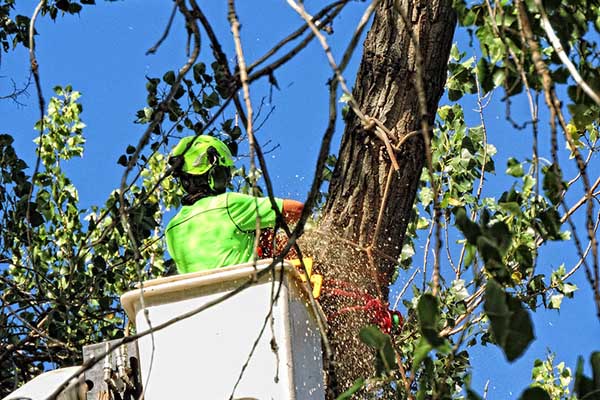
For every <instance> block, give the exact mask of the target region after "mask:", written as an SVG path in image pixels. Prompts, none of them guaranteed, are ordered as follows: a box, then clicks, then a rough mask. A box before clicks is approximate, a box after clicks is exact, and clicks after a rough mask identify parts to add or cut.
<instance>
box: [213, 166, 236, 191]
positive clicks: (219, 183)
mask: <svg viewBox="0 0 600 400" xmlns="http://www.w3.org/2000/svg"><path fill="white" fill-rule="evenodd" d="M230 180H231V169H230V168H229V167H223V166H221V165H215V166H213V167H212V168H211V169H210V171H209V172H208V185H209V187H210V188H211V190H213V191H214V192H215V193H224V192H225V191H226V190H227V185H228V184H229V181H230Z"/></svg>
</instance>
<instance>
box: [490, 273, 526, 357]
mask: <svg viewBox="0 0 600 400" xmlns="http://www.w3.org/2000/svg"><path fill="white" fill-rule="evenodd" d="M483 309H484V310H485V313H486V315H487V316H488V318H489V320H490V325H491V328H492V333H493V334H494V339H495V340H496V343H497V344H498V345H499V346H500V347H501V348H502V350H503V351H504V354H505V355H506V358H507V359H508V361H511V362H512V361H514V360H516V359H517V358H519V357H520V356H521V355H522V354H523V353H524V352H525V349H526V348H527V347H528V346H529V344H530V343H531V341H532V340H533V339H534V335H533V325H532V324H531V318H530V316H529V313H528V312H527V310H525V309H524V308H523V306H522V304H521V302H520V300H518V299H515V298H513V297H512V296H511V295H510V294H508V293H506V292H505V291H504V289H503V288H502V286H500V285H499V284H498V283H497V282H496V281H495V280H494V279H490V280H489V281H488V282H487V284H486V288H485V303H484V306H483Z"/></svg>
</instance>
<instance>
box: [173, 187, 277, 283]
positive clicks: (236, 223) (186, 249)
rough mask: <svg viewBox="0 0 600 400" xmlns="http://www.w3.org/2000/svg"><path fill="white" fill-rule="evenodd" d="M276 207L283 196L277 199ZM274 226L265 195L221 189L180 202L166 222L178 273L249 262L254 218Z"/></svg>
mask: <svg viewBox="0 0 600 400" xmlns="http://www.w3.org/2000/svg"><path fill="white" fill-rule="evenodd" d="M275 202H276V204H277V207H278V208H279V210H280V211H281V210H282V209H283V200H282V199H276V201H275ZM257 216H258V217H260V227H261V228H268V227H273V226H275V219H276V214H275V211H274V210H273V208H272V207H271V202H270V201H269V199H268V198H264V197H253V196H248V195H245V194H241V193H223V194H220V195H217V196H209V197H205V198H203V199H200V200H198V201H196V202H195V203H194V204H192V205H190V206H183V207H182V208H181V210H180V211H179V212H178V213H177V215H175V217H173V219H172V220H171V221H170V222H169V224H168V225H167V230H166V237H167V247H168V249H169V253H170V254H171V257H173V259H174V260H175V263H176V264H177V270H178V271H179V273H182V274H185V273H188V272H196V271H203V270H208V269H213V268H219V267H223V266H227V265H233V264H241V263H245V262H249V261H251V260H252V258H253V254H254V236H255V230H256V218H257Z"/></svg>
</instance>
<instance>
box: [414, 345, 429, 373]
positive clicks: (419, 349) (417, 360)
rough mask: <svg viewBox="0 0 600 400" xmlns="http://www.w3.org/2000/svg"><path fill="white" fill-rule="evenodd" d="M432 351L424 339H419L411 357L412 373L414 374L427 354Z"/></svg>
mask: <svg viewBox="0 0 600 400" xmlns="http://www.w3.org/2000/svg"><path fill="white" fill-rule="evenodd" d="M432 349H433V347H432V346H431V345H430V344H429V342H428V341H427V340H426V339H425V338H420V339H419V341H418V342H417V345H416V346H415V351H414V355H413V363H412V371H413V372H416V371H417V369H418V368H419V366H420V365H421V363H422V362H423V360H424V359H425V357H427V354H429V352H430V351H431V350H432Z"/></svg>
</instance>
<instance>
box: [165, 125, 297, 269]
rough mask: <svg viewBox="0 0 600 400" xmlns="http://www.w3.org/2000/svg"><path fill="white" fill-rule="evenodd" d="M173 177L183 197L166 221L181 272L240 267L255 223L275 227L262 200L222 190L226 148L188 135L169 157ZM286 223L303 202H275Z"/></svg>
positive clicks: (250, 254) (248, 257) (229, 163)
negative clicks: (168, 220) (181, 205)
mask: <svg viewBox="0 0 600 400" xmlns="http://www.w3.org/2000/svg"><path fill="white" fill-rule="evenodd" d="M169 164H170V165H171V167H172V168H173V175H174V176H175V177H176V178H177V179H178V180H179V182H180V183H181V185H182V186H183V190H184V191H185V192H186V193H187V194H186V195H185V197H184V198H183V201H182V203H183V207H182V208H181V210H180V211H179V212H178V213H177V215H175V217H174V218H173V219H172V220H171V221H170V222H169V224H168V226H167V230H166V238H167V247H168V249H169V253H170V254H171V257H173V259H174V260H175V264H176V265H177V270H178V271H179V273H182V274H184V273H189V272H196V271H204V270H210V269H214V268H219V267H223V266H227V265H234V264H241V263H246V262H249V261H252V260H253V258H254V252H255V249H254V242H255V240H254V238H255V234H256V221H257V219H258V220H259V221H260V228H261V229H263V228H269V227H274V226H275V221H276V213H275V210H274V209H273V207H272V204H271V201H270V200H269V198H266V197H253V196H249V195H245V194H241V193H234V192H226V190H227V187H228V186H229V183H230V181H231V172H232V168H233V158H232V156H231V151H230V150H229V148H228V147H227V145H226V144H225V143H223V142H221V141H220V140H218V139H216V138H214V137H212V136H208V135H201V136H188V137H184V138H183V139H181V141H180V142H179V143H178V144H177V146H175V148H174V149H173V151H172V153H171V156H170V158H169ZM275 203H276V206H277V208H278V209H279V211H280V212H281V213H282V215H283V217H284V219H285V220H286V222H294V221H296V220H298V219H299V218H300V214H301V213H302V208H303V204H302V203H301V202H299V201H295V200H289V199H285V200H284V199H275Z"/></svg>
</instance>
